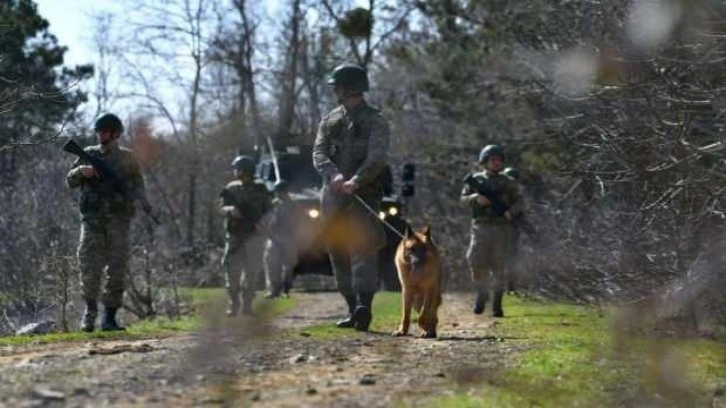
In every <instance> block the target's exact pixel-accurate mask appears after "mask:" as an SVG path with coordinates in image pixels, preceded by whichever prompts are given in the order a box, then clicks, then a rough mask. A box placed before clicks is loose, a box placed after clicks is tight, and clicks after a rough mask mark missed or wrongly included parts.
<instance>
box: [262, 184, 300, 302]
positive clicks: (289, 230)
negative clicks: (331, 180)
mask: <svg viewBox="0 0 726 408" xmlns="http://www.w3.org/2000/svg"><path fill="white" fill-rule="evenodd" d="M264 229H265V233H266V235H267V243H266V244H265V255H264V261H265V278H266V281H267V290H268V294H267V296H265V297H266V298H267V299H272V298H276V297H278V296H280V293H282V292H283V290H284V291H285V294H287V293H288V291H289V288H290V285H291V283H292V271H293V268H295V265H297V258H298V252H297V240H296V237H297V234H296V231H295V214H294V207H293V203H292V201H290V193H289V192H288V186H287V182H286V181H285V180H279V181H278V182H277V183H275V200H274V201H273V202H272V211H270V212H269V213H268V214H267V216H265V220H264Z"/></svg>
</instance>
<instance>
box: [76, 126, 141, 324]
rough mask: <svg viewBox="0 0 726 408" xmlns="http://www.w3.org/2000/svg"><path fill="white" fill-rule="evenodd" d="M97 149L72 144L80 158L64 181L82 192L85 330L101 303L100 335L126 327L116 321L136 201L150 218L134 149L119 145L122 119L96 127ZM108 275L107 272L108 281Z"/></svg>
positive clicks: (80, 252) (80, 249) (80, 248)
mask: <svg viewBox="0 0 726 408" xmlns="http://www.w3.org/2000/svg"><path fill="white" fill-rule="evenodd" d="M94 130H95V132H96V137H97V139H98V142H99V144H98V145H95V146H89V147H86V148H85V149H81V148H80V147H78V145H76V144H75V142H73V141H72V140H69V142H68V143H67V144H66V145H65V146H64V150H66V151H69V152H71V153H73V154H76V155H77V156H79V157H78V159H77V160H76V161H75V162H74V163H73V165H72V166H71V169H70V171H68V175H67V178H66V182H67V184H68V187H70V188H71V189H80V197H79V210H80V214H81V236H80V243H79V245H78V264H79V267H80V282H81V293H82V296H83V300H85V302H86V310H85V313H84V315H83V320H82V321H81V330H83V331H85V332H92V331H93V330H94V329H95V322H96V317H97V315H98V299H99V294H100V291H101V287H102V286H103V296H102V298H101V301H102V303H103V306H104V310H103V318H102V320H101V330H103V331H118V330H124V328H123V327H122V326H121V325H119V324H118V322H117V320H116V312H117V311H118V309H119V308H120V307H121V306H122V300H123V294H124V289H125V278H126V275H127V273H128V269H129V258H130V252H131V251H130V237H129V235H130V234H129V233H130V227H131V219H132V218H133V216H134V213H135V206H134V202H135V201H137V200H138V201H141V202H142V203H143V204H142V208H144V210H146V211H148V212H149V213H150V207H149V205H148V202H147V201H146V199H145V196H144V179H143V176H142V173H141V168H140V166H139V163H138V161H137V160H136V158H135V157H134V155H133V153H132V152H131V150H129V149H126V148H124V147H121V146H119V143H118V139H119V137H120V136H121V134H122V133H123V125H122V123H121V120H120V119H119V118H118V117H117V116H116V115H114V114H111V113H108V114H105V115H103V116H101V117H99V118H98V119H97V120H96V122H95V126H94ZM104 271H105V272H106V274H105V276H104Z"/></svg>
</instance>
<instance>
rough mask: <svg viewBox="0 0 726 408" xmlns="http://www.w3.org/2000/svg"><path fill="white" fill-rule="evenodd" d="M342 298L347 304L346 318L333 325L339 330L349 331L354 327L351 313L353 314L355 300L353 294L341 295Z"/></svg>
mask: <svg viewBox="0 0 726 408" xmlns="http://www.w3.org/2000/svg"><path fill="white" fill-rule="evenodd" d="M343 297H344V298H345V303H347V304H348V316H347V317H346V318H345V319H343V320H340V321H338V323H336V324H335V325H336V326H337V327H340V328H341V329H349V328H352V327H355V318H354V317H353V312H355V303H356V298H355V295H354V294H347V295H343Z"/></svg>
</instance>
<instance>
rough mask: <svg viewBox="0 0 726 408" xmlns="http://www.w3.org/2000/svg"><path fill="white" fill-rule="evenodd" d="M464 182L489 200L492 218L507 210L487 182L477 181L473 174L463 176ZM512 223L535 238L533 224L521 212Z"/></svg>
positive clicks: (500, 215)
mask: <svg viewBox="0 0 726 408" xmlns="http://www.w3.org/2000/svg"><path fill="white" fill-rule="evenodd" d="M464 183H465V184H466V185H468V186H469V187H471V188H472V190H474V191H476V192H477V194H479V195H482V196H484V197H486V198H487V200H489V205H490V206H491V212H492V215H493V217H494V218H498V217H503V216H504V213H505V212H507V211H508V210H509V206H508V205H507V204H506V203H505V202H504V201H502V200H501V199H500V198H499V196H498V195H497V193H496V192H495V191H494V190H492V188H491V187H490V186H489V185H487V183H485V182H483V183H482V182H479V181H478V180H477V179H476V178H475V177H474V175H473V174H471V173H469V174H467V175H466V177H464ZM512 224H514V226H515V227H516V228H517V229H520V230H522V231H524V232H525V233H526V234H527V235H528V236H530V237H531V238H535V237H536V235H537V230H536V229H535V228H534V226H533V225H532V224H530V223H529V221H527V220H526V219H524V217H523V216H522V215H521V214H519V215H515V216H514V219H512Z"/></svg>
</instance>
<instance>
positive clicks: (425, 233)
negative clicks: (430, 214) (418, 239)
mask: <svg viewBox="0 0 726 408" xmlns="http://www.w3.org/2000/svg"><path fill="white" fill-rule="evenodd" d="M419 232H420V233H421V235H423V236H424V238H425V239H426V242H429V241H431V225H429V224H426V225H424V227H423V228H421V231H419Z"/></svg>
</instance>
